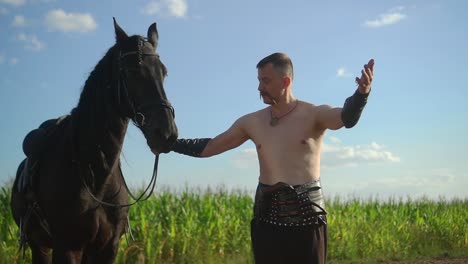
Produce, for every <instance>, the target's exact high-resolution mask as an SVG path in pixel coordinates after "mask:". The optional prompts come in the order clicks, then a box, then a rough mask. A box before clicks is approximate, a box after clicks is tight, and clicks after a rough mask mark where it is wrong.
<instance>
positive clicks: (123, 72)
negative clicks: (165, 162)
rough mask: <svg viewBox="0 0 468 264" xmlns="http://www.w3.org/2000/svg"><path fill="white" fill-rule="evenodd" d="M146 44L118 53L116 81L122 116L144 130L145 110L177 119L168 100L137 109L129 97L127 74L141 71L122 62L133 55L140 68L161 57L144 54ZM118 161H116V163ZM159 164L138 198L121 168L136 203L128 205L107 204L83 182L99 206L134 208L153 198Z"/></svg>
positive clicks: (139, 43) (123, 180)
mask: <svg viewBox="0 0 468 264" xmlns="http://www.w3.org/2000/svg"><path fill="white" fill-rule="evenodd" d="M144 42H147V41H146V40H145V39H144V38H141V39H140V40H139V42H138V47H139V49H138V51H129V52H125V53H122V51H121V50H120V49H119V51H118V54H119V57H118V80H117V81H116V85H117V87H116V88H117V104H118V107H119V109H120V111H121V112H122V114H124V115H125V116H127V117H129V118H131V119H132V120H133V122H134V123H135V125H136V126H138V127H139V128H143V127H145V125H147V122H146V120H145V119H146V117H145V115H144V114H143V112H144V111H143V110H145V109H148V108H152V107H155V106H156V107H158V108H162V109H163V110H164V109H169V110H170V112H171V114H172V117H173V118H174V117H175V111H174V107H172V105H171V104H170V103H169V101H167V100H164V99H161V100H160V101H159V102H155V103H150V104H146V105H142V106H139V107H135V103H134V102H133V100H131V98H130V97H129V94H128V86H127V72H128V71H140V69H139V68H130V67H125V66H123V64H122V60H123V59H124V58H125V57H127V56H132V55H134V56H138V65H139V66H140V65H142V59H143V56H157V57H159V55H158V54H156V53H154V54H153V53H143V52H142V51H141V50H142V47H143V45H144ZM122 97H123V100H125V101H122ZM122 106H123V108H124V109H122V108H121V107H122ZM121 148H122V147H121ZM120 152H121V149H120V151H119V153H120ZM118 159H119V157H117V158H116V161H117V160H118ZM116 161H114V163H115V162H116ZM158 164H159V155H156V156H155V159H154V167H153V174H152V176H151V180H150V182H149V184H148V186H147V187H146V188H145V190H144V191H143V193H141V194H140V195H139V196H138V197H136V195H134V194H133V193H132V192H131V191H130V189H129V188H128V185H127V183H126V181H125V178H124V177H123V173H122V170H121V169H120V167H119V169H120V176H121V177H122V182H123V184H124V187H125V189H126V190H127V192H128V194H129V196H130V197H131V198H132V199H133V200H134V202H132V203H128V204H113V203H109V202H105V201H103V200H101V199H99V198H97V197H96V196H95V195H94V194H93V193H92V192H91V191H90V190H89V187H88V185H87V184H86V182H85V181H84V180H83V182H84V185H85V187H86V189H87V191H88V193H89V195H90V196H91V198H93V200H95V201H96V202H98V203H99V204H101V205H105V206H109V207H114V208H124V207H130V206H132V205H134V204H136V203H138V202H141V201H146V200H148V199H149V198H150V197H151V195H152V194H153V192H154V188H155V186H156V179H157V174H158ZM113 167H114V166H112V168H113ZM88 169H89V171H90V173H91V175H93V178H94V173H93V170H92V169H91V167H90V166H89V168H88ZM110 173H112V169H111V172H110ZM150 188H151V190H150ZM148 191H149V193H148Z"/></svg>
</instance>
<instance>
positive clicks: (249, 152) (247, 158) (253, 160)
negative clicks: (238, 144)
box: [231, 148, 258, 169]
mask: <svg viewBox="0 0 468 264" xmlns="http://www.w3.org/2000/svg"><path fill="white" fill-rule="evenodd" d="M257 159H258V158H257V150H256V149H254V148H249V149H244V150H242V151H240V152H238V153H237V154H236V155H235V156H234V157H233V158H232V160H231V161H232V163H233V164H234V167H236V168H238V169H248V168H256V167H258V160H257Z"/></svg>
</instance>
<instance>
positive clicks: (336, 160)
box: [322, 138, 400, 168]
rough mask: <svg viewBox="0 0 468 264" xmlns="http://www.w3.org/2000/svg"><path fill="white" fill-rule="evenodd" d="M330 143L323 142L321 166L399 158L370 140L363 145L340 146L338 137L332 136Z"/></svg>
mask: <svg viewBox="0 0 468 264" xmlns="http://www.w3.org/2000/svg"><path fill="white" fill-rule="evenodd" d="M331 141H332V143H331V144H327V143H323V146H322V167H323V168H333V167H341V166H353V167H354V166H357V165H358V164H362V163H394V162H400V158H399V157H398V156H396V155H395V154H393V153H392V152H390V151H387V150H385V146H383V145H380V144H377V143H376V142H372V143H371V144H369V145H365V146H359V145H358V146H342V145H341V143H340V141H339V139H337V138H332V139H331Z"/></svg>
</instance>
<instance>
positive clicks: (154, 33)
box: [148, 23, 159, 49]
mask: <svg viewBox="0 0 468 264" xmlns="http://www.w3.org/2000/svg"><path fill="white" fill-rule="evenodd" d="M158 39H159V35H158V30H157V29H156V23H153V24H151V26H149V28H148V41H149V42H150V43H151V44H152V45H153V47H154V49H156V48H157V47H158Z"/></svg>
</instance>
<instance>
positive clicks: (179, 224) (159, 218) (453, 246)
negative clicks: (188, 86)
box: [0, 187, 468, 264]
mask: <svg viewBox="0 0 468 264" xmlns="http://www.w3.org/2000/svg"><path fill="white" fill-rule="evenodd" d="M9 199H10V190H9V188H7V187H2V189H1V191H0V214H1V215H2V217H1V218H0V239H1V240H0V264H3V263H30V262H31V261H30V253H29V251H26V254H25V255H24V256H23V254H21V253H20V252H18V247H17V240H18V228H17V227H16V224H15V223H14V221H13V219H12V217H11V213H10V208H9ZM252 206H253V200H252V197H251V196H250V194H248V193H246V192H244V191H227V190H225V189H223V188H219V189H215V190H214V189H205V190H199V189H185V190H181V191H174V190H170V189H167V190H164V191H160V192H159V193H157V194H156V195H155V196H154V197H152V198H151V199H150V200H148V201H145V202H143V203H140V204H137V205H136V206H133V207H132V208H131V209H130V221H131V225H132V232H133V236H134V238H135V241H131V238H130V236H127V239H128V242H127V239H126V238H125V237H123V238H122V240H121V247H120V251H119V255H118V259H117V263H253V261H252V253H251V249H250V229H249V227H250V219H251V217H252ZM327 209H328V211H329V216H328V225H329V245H328V246H329V251H328V260H329V263H415V262H417V263H439V261H442V262H440V263H468V199H453V200H444V199H442V198H441V199H439V200H437V201H433V200H428V199H418V200H411V199H403V198H395V199H389V200H386V201H378V200H377V199H366V200H361V199H346V200H345V199H340V198H334V199H332V200H328V201H327Z"/></svg>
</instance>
